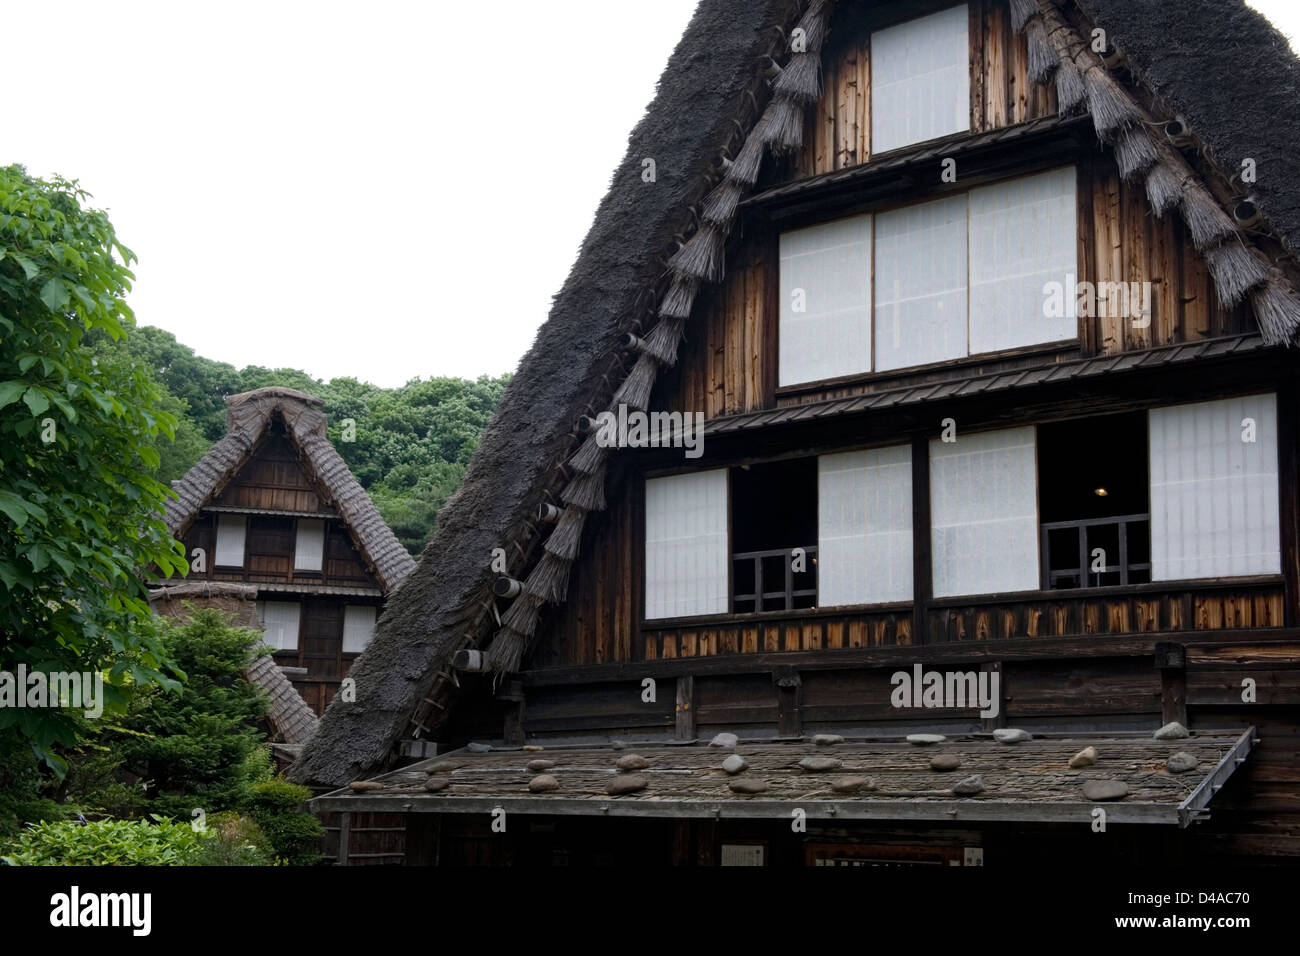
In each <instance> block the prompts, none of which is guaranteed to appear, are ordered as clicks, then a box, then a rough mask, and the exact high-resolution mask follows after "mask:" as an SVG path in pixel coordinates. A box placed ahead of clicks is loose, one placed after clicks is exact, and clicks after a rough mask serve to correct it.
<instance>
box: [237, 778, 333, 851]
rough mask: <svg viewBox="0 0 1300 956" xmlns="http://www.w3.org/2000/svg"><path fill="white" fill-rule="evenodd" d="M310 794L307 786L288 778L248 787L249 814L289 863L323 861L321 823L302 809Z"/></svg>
mask: <svg viewBox="0 0 1300 956" xmlns="http://www.w3.org/2000/svg"><path fill="white" fill-rule="evenodd" d="M310 797H311V791H310V790H308V789H307V788H306V787H300V786H298V785H297V784H293V783H289V782H288V781H287V780H264V781H262V782H261V783H255V784H253V786H252V787H250V788H249V795H248V798H247V800H246V801H245V809H246V810H247V811H248V815H249V816H251V817H252V818H253V819H254V820H256V821H257V823H258V825H259V826H261V828H262V831H263V832H264V833H265V834H266V838H267V839H268V840H269V841H270V842H271V846H272V847H273V848H274V849H275V855H276V856H277V857H279V858H280V859H282V860H284V861H285V862H286V863H288V864H289V865H290V866H311V865H313V864H315V863H318V862H319V861H320V838H321V836H322V835H323V834H324V833H325V828H324V827H323V826H321V822H320V821H319V820H317V819H316V818H315V817H314V816H312V815H311V814H310V813H304V812H303V811H302V810H301V807H302V805H303V804H304V803H305V802H306V801H307V800H308V799H309V798H310Z"/></svg>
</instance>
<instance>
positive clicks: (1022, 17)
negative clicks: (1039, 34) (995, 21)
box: [1011, 0, 1039, 33]
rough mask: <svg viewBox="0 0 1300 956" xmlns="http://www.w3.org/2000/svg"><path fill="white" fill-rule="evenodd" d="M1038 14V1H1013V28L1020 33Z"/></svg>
mask: <svg viewBox="0 0 1300 956" xmlns="http://www.w3.org/2000/svg"><path fill="white" fill-rule="evenodd" d="M1038 12H1039V10H1038V3H1037V0H1011V28H1012V29H1013V30H1015V31H1016V32H1017V33H1019V32H1020V31H1021V30H1023V29H1024V28H1025V24H1026V23H1028V22H1029V20H1030V18H1031V17H1033V16H1035V15H1036V14H1037V13H1038Z"/></svg>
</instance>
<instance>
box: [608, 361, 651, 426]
mask: <svg viewBox="0 0 1300 956" xmlns="http://www.w3.org/2000/svg"><path fill="white" fill-rule="evenodd" d="M658 373H659V363H658V362H656V361H655V360H654V357H653V356H651V355H642V356H641V357H640V358H638V359H637V360H636V364H635V365H634V366H632V371H631V372H629V373H628V376H627V378H625V379H624V380H623V384H622V385H620V386H619V387H618V391H617V392H615V393H614V404H615V405H616V406H617V405H626V406H627V407H628V408H635V409H637V410H638V411H642V412H643V411H645V410H646V409H647V408H648V407H649V405H650V393H651V392H652V391H653V390H654V387H655V376H656V375H657V374H658Z"/></svg>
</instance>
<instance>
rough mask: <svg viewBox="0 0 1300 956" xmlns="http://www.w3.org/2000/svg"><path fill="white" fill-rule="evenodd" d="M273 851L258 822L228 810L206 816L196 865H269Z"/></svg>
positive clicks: (273, 856) (273, 858) (271, 861)
mask: <svg viewBox="0 0 1300 956" xmlns="http://www.w3.org/2000/svg"><path fill="white" fill-rule="evenodd" d="M274 861H275V850H274V848H273V847H272V846H271V843H270V841H269V840H267V838H266V834H265V833H263V832H262V828H261V827H260V826H258V825H257V823H256V822H255V821H254V820H252V819H250V818H248V817H245V816H241V815H240V814H238V813H234V812H231V811H224V812H222V813H218V814H214V815H213V816H211V817H208V820H207V830H206V832H205V833H204V834H203V845H202V847H201V849H200V850H199V853H198V857H197V859H196V861H195V862H196V863H197V864H198V865H199V866H270V865H271V864H272V863H273V862H274Z"/></svg>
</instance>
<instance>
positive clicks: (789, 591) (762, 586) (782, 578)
mask: <svg viewBox="0 0 1300 956" xmlns="http://www.w3.org/2000/svg"><path fill="white" fill-rule="evenodd" d="M799 550H801V551H803V552H804V554H805V556H806V557H805V560H806V561H807V566H806V569H805V570H804V571H800V572H796V571H795V570H794V561H793V558H792V553H793V552H794V551H795V549H794V548H773V549H770V550H767V551H738V552H736V553H735V554H733V555H732V556H731V561H732V580H733V581H734V580H735V579H736V575H735V569H736V565H737V564H741V563H745V562H749V563H751V564H752V567H753V572H754V590H753V591H752V592H750V593H748V594H737V593H733V594H732V596H731V609H732V611H733V612H734V613H737V614H742V613H745V612H749V611H764V610H771V611H778V610H779V611H793V610H794V609H795V599H796V598H801V597H810V598H812V601H811V604H814V605H815V604H816V603H817V561H816V558H817V546H816V545H808V546H806V547H803V548H800V549H799ZM779 558H784V561H783V562H782V567H781V571H780V572H779V574H778V577H779V582H778V583H779V584H780V587H779V588H778V589H777V590H768V589H767V581H768V580H770V577H771V576H770V575H769V576H767V577H765V576H764V574H763V562H764V561H772V560H773V559H779ZM796 573H799V574H810V575H812V587H811V588H796V587H795V581H794V578H795V574H796ZM769 600H772V601H777V600H780V601H783V602H784V603H783V605H782V606H781V607H779V608H769V607H767V605H766V602H767V601H769Z"/></svg>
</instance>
